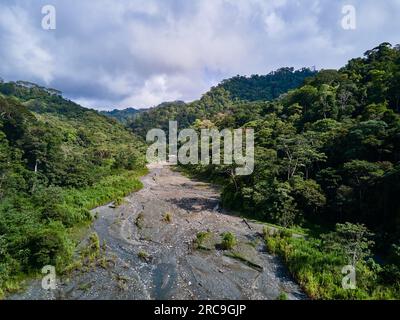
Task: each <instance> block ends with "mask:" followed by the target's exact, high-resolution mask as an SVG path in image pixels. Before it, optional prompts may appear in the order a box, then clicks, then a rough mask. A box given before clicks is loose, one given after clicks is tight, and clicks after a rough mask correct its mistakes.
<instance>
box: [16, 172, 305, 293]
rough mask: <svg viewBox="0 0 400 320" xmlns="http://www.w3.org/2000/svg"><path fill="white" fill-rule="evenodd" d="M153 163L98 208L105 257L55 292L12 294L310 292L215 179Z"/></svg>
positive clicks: (96, 226)
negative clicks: (116, 199)
mask: <svg viewBox="0 0 400 320" xmlns="http://www.w3.org/2000/svg"><path fill="white" fill-rule="evenodd" d="M149 170H150V173H149V174H148V175H146V176H145V177H143V178H142V183H143V185H144V187H143V189H142V190H140V191H139V192H136V193H133V194H131V195H130V196H128V197H127V198H126V199H125V202H124V203H123V204H122V205H121V206H119V207H117V208H113V206H110V205H106V206H102V207H99V208H97V209H95V210H93V211H92V212H93V214H95V215H96V216H97V219H96V220H95V222H94V223H93V226H92V228H91V230H90V232H89V234H91V233H96V234H97V235H98V238H99V241H100V247H101V249H100V250H102V254H101V255H100V256H98V257H97V258H96V259H95V260H94V261H93V262H92V263H90V264H89V265H87V266H86V268H82V267H81V268H79V269H76V270H73V271H72V272H71V273H70V274H69V275H68V276H66V275H64V276H62V277H60V279H58V280H59V283H58V288H57V290H55V291H45V290H43V289H42V287H41V281H40V280H35V281H33V282H32V283H31V284H30V285H29V286H28V289H27V290H26V291H25V292H24V293H22V294H17V295H12V296H10V298H11V299H34V300H36V299H84V300H86V299H157V300H170V299H204V300H207V299H234V300H239V299H245V300H246V299H269V300H275V299H277V298H278V297H279V296H280V295H282V294H286V295H287V297H288V299H294V300H297V299H305V298H306V295H305V294H304V293H303V292H302V291H301V289H300V288H299V287H298V285H296V284H295V282H294V281H293V280H292V279H291V277H290V275H289V274H288V271H287V269H286V268H285V267H284V265H283V264H282V262H281V261H280V259H279V258H278V257H274V256H271V255H270V254H268V253H267V252H266V248H265V245H264V241H263V239H262V238H263V235H262V233H263V225H261V224H255V223H252V222H249V223H248V224H246V223H245V222H244V220H243V219H242V218H239V217H235V216H231V215H229V212H226V211H224V210H221V209H220V208H219V191H218V189H217V188H216V187H215V186H212V185H210V184H207V183H203V182H199V181H195V180H191V179H189V178H187V177H185V176H183V175H182V174H180V173H179V172H176V171H174V170H172V169H171V168H170V167H168V166H161V165H151V166H149ZM166 215H169V218H168V221H167V219H166ZM250 228H251V229H250ZM202 232H205V233H207V234H208V236H207V238H206V239H205V241H203V243H202V244H201V248H199V247H200V246H199V247H198V248H196V246H195V245H194V240H195V239H196V236H197V235H198V234H200V233H202ZM224 232H231V233H232V234H234V235H235V237H236V238H237V245H236V246H235V248H234V249H232V250H222V249H221V248H220V247H219V246H220V242H221V237H220V235H221V234H222V233H224ZM88 237H89V236H88ZM84 247H85V245H84V243H83V244H81V246H80V248H81V249H82V248H84ZM78 248H79V247H78ZM103 249H104V250H103ZM100 261H105V263H100Z"/></svg>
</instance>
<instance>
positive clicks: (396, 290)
mask: <svg viewBox="0 0 400 320" xmlns="http://www.w3.org/2000/svg"><path fill="white" fill-rule="evenodd" d="M341 228H342V227H339V229H341ZM349 228H350V229H351V230H354V229H355V230H359V229H360V226H350V225H347V226H346V230H348V229H349ZM363 231H364V229H363ZM350 233H351V234H353V232H350ZM346 237H347V235H346ZM265 239H266V246H267V249H268V251H269V252H271V253H273V254H278V255H280V256H281V257H282V258H283V259H284V260H285V262H286V264H287V266H288V268H289V270H290V272H291V274H292V275H293V276H294V277H295V279H296V280H297V282H298V283H299V284H300V285H301V286H302V288H303V289H304V290H305V292H306V293H307V294H308V296H309V297H310V298H312V299H335V300H336V299H399V298H400V286H399V282H398V279H399V278H398V275H399V269H398V267H394V266H391V268H392V269H390V268H389V267H384V268H382V267H380V266H379V265H377V264H375V263H374V262H372V260H368V261H366V260H362V259H360V260H358V262H357V265H356V275H357V276H356V281H357V282H356V289H355V290H346V289H344V288H343V287H342V279H343V277H344V274H342V272H341V271H342V268H343V267H344V266H346V265H347V264H348V257H347V256H346V254H345V252H344V251H335V250H331V249H327V248H326V247H325V246H323V245H322V242H321V240H320V239H315V238H307V239H305V238H293V237H285V236H282V235H281V234H279V233H275V234H273V235H271V234H268V235H267V236H266V238H265ZM337 239H338V241H340V242H342V243H343V242H345V241H346V238H341V236H340V235H338V237H337ZM396 281H397V282H396Z"/></svg>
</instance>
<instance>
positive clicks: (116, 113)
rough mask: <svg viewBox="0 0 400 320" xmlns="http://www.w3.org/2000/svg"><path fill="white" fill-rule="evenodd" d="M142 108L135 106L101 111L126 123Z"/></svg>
mask: <svg viewBox="0 0 400 320" xmlns="http://www.w3.org/2000/svg"><path fill="white" fill-rule="evenodd" d="M140 111H141V110H138V109H135V108H127V109H123V110H119V109H114V110H112V111H101V112H100V113H101V114H103V115H105V116H107V117H110V118H114V119H116V120H118V121H119V122H122V123H126V122H128V121H130V120H132V119H133V117H134V116H135V115H136V114H137V113H138V112H140Z"/></svg>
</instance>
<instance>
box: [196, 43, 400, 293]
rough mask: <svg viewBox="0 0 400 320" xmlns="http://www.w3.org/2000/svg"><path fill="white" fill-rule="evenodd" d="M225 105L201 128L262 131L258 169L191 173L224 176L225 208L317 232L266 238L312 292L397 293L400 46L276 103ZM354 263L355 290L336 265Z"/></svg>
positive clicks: (325, 74)
mask: <svg viewBox="0 0 400 320" xmlns="http://www.w3.org/2000/svg"><path fill="white" fill-rule="evenodd" d="M206 96H207V95H206ZM221 96H223V95H219V97H221ZM209 101H210V103H214V102H213V99H209ZM214 101H215V100H214ZM217 101H218V103H216V104H215V109H217V110H220V111H219V112H216V113H210V114H208V115H204V114H203V113H201V112H200V113H198V115H197V121H196V122H194V124H193V127H194V128H197V129H201V128H210V127H215V128H218V129H223V128H234V127H248V128H254V130H255V137H256V141H255V170H254V173H253V174H252V175H250V176H241V177H239V176H235V175H233V174H232V167H231V166H224V165H210V166H201V165H193V166H190V168H189V169H190V170H189V171H190V172H191V173H194V172H197V173H198V174H199V175H202V176H204V177H207V178H211V179H216V180H217V181H219V182H222V185H223V186H224V191H223V195H222V201H223V204H224V206H225V207H228V208H234V209H235V210H240V211H242V212H243V213H245V214H246V215H248V216H249V217H253V218H256V219H260V220H264V221H268V222H272V223H275V224H278V225H280V226H283V227H286V228H292V227H298V226H301V227H306V226H307V227H308V228H311V231H312V233H313V234H314V236H315V238H312V237H310V238H309V240H308V241H300V240H293V239H291V238H290V237H287V236H286V235H283V236H282V235H281V236H279V235H278V236H271V235H268V234H267V235H266V239H267V246H268V248H269V250H270V251H271V252H274V253H279V254H281V255H282V256H283V257H284V258H285V260H286V262H287V264H288V266H289V268H290V269H291V271H292V274H294V275H295V276H296V278H297V279H298V281H299V283H300V284H302V286H303V287H304V288H305V289H306V291H307V292H308V294H309V295H310V296H311V297H314V298H336V299H342V298H350V297H351V298H372V297H373V298H377V299H380V298H390V297H391V298H393V297H397V298H399V297H400V268H399V266H400V242H399V239H400V198H399V194H400V114H399V112H400V46H396V47H392V46H391V45H390V44H388V43H383V44H381V45H380V46H378V47H376V48H374V49H372V50H369V51H367V52H366V53H365V56H364V57H363V58H356V59H353V60H351V61H349V62H348V64H347V65H346V66H345V67H343V68H342V69H340V70H338V71H336V70H322V71H320V72H319V73H318V74H317V75H316V76H315V77H312V78H310V79H307V80H306V81H305V84H304V85H303V86H301V87H299V88H297V89H294V90H290V91H289V92H288V93H287V94H284V95H282V96H280V97H279V98H278V99H276V100H274V101H272V102H265V101H252V102H251V101H232V100H229V99H228V95H227V96H226V100H222V99H219V100H217ZM199 103H200V104H201V103H204V100H203V102H199ZM203 105H204V104H203ZM205 105H207V104H205ZM211 109H213V107H211ZM200 110H201V108H200ZM316 226H318V229H317V228H316ZM320 228H322V229H320ZM317 230H326V234H320V231H317ZM371 250H372V252H374V253H375V254H378V255H379V256H380V257H381V258H382V257H383V260H384V261H385V264H384V265H383V266H382V265H378V264H376V262H375V260H373V259H370V258H372V254H371ZM356 256H358V258H355V257H356ZM346 263H347V264H349V263H350V264H352V265H353V266H355V267H356V269H357V272H358V273H357V279H359V282H358V284H359V285H358V287H357V290H355V291H353V292H350V291H348V290H347V291H346V290H343V289H342V288H341V287H340V272H338V273H337V272H336V271H335V270H340V268H342V267H343V265H346ZM360 283H361V284H360Z"/></svg>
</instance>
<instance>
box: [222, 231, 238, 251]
mask: <svg viewBox="0 0 400 320" xmlns="http://www.w3.org/2000/svg"><path fill="white" fill-rule="evenodd" d="M236 244H237V240H236V237H235V235H234V234H233V233H231V232H225V233H223V234H222V242H221V248H222V249H223V250H232V249H233V248H234V247H235V246H236Z"/></svg>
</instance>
